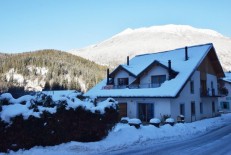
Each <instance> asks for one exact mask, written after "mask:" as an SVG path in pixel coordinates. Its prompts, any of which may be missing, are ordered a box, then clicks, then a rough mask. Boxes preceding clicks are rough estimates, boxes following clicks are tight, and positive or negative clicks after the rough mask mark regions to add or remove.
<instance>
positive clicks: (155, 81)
mask: <svg viewBox="0 0 231 155" xmlns="http://www.w3.org/2000/svg"><path fill="white" fill-rule="evenodd" d="M164 81H166V75H155V76H152V77H151V82H152V87H159V86H160V85H161V84H162V83H164Z"/></svg>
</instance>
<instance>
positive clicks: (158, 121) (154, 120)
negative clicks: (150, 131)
mask: <svg viewBox="0 0 231 155" xmlns="http://www.w3.org/2000/svg"><path fill="white" fill-rule="evenodd" d="M149 123H160V119H159V118H152V119H150V121H149Z"/></svg>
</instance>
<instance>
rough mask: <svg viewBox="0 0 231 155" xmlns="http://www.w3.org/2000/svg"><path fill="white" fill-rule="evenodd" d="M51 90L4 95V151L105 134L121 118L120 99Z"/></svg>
mask: <svg viewBox="0 0 231 155" xmlns="http://www.w3.org/2000/svg"><path fill="white" fill-rule="evenodd" d="M49 93H50V92H42V93H37V94H35V95H33V96H31V95H26V96H23V97H20V98H18V99H14V98H13V97H12V96H11V95H10V94H2V95H0V131H2V132H0V137H1V138H0V139H4V141H1V145H0V152H2V151H3V152H6V151H7V150H18V149H21V148H24V149H29V148H31V147H33V146H36V145H38V146H52V145H57V144H61V143H64V142H69V141H81V142H92V141H99V140H101V139H103V138H105V137H106V136H107V135H108V133H109V131H110V130H112V129H113V127H114V126H115V124H116V123H117V122H118V117H119V113H118V106H117V102H116V101H115V100H114V99H112V98H108V99H107V100H105V101H103V102H100V103H97V104H96V103H94V102H93V101H92V100H91V99H83V96H81V94H80V93H78V92H71V93H67V92H64V94H62V95H61V94H59V95H57V94H56V93H54V94H52V95H51V94H49Z"/></svg>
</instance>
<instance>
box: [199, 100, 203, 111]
mask: <svg viewBox="0 0 231 155" xmlns="http://www.w3.org/2000/svg"><path fill="white" fill-rule="evenodd" d="M200 113H201V114H203V103H202V102H200Z"/></svg>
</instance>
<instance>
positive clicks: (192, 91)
mask: <svg viewBox="0 0 231 155" xmlns="http://www.w3.org/2000/svg"><path fill="white" fill-rule="evenodd" d="M190 92H191V94H194V82H193V81H190Z"/></svg>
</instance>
